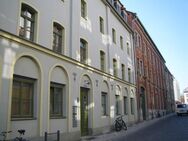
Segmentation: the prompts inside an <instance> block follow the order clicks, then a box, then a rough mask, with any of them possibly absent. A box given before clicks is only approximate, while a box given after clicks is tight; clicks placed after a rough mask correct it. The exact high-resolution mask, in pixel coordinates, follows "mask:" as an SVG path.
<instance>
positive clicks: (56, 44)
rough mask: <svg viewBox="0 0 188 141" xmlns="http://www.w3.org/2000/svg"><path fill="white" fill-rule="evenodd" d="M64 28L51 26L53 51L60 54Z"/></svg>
mask: <svg viewBox="0 0 188 141" xmlns="http://www.w3.org/2000/svg"><path fill="white" fill-rule="evenodd" d="M63 36H64V28H63V27H62V26H61V25H60V24H58V23H54V24H53V51H55V52H57V53H62V50H63Z"/></svg>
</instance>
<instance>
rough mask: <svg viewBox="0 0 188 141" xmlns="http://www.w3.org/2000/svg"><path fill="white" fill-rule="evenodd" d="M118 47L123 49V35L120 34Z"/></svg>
mask: <svg viewBox="0 0 188 141" xmlns="http://www.w3.org/2000/svg"><path fill="white" fill-rule="evenodd" d="M120 47H121V49H122V50H123V37H122V36H120Z"/></svg>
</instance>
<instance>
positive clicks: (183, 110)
mask: <svg viewBox="0 0 188 141" xmlns="http://www.w3.org/2000/svg"><path fill="white" fill-rule="evenodd" d="M176 114H177V115H178V116H180V115H182V114H188V105H187V104H177V105H176Z"/></svg>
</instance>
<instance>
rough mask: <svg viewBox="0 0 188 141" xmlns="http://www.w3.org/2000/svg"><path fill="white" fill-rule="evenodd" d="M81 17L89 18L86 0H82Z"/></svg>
mask: <svg viewBox="0 0 188 141" xmlns="http://www.w3.org/2000/svg"><path fill="white" fill-rule="evenodd" d="M81 17H82V18H84V19H86V18H87V3H86V2H85V0H81Z"/></svg>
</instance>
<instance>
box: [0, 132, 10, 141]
mask: <svg viewBox="0 0 188 141" xmlns="http://www.w3.org/2000/svg"><path fill="white" fill-rule="evenodd" d="M11 132H12V131H3V132H1V134H0V136H2V140H0V141H10V140H6V138H7V134H9V133H11Z"/></svg>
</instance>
